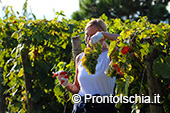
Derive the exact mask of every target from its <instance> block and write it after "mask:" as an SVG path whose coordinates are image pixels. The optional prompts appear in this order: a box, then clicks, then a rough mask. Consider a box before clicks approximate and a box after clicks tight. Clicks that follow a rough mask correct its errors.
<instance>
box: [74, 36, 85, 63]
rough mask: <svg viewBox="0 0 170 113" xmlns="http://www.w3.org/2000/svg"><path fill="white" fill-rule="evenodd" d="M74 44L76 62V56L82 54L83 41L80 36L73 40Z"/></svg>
mask: <svg viewBox="0 0 170 113" xmlns="http://www.w3.org/2000/svg"><path fill="white" fill-rule="evenodd" d="M71 43H72V54H73V59H74V60H75V58H76V56H77V55H78V54H79V53H81V51H82V50H81V39H80V36H75V37H72V38H71Z"/></svg>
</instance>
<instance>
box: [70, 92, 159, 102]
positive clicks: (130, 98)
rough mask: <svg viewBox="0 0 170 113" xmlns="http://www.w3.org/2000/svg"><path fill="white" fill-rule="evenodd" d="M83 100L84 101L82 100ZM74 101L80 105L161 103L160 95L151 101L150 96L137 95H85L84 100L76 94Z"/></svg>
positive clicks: (155, 95) (73, 97) (156, 95)
mask: <svg viewBox="0 0 170 113" xmlns="http://www.w3.org/2000/svg"><path fill="white" fill-rule="evenodd" d="M82 99H83V100H82ZM72 101H73V102H74V103H79V102H81V101H83V102H84V103H88V102H91V103H160V96H159V94H154V98H153V99H152V101H151V98H150V96H145V95H144V94H142V95H140V96H139V95H137V94H135V95H134V96H123V95H122V94H120V95H119V96H113V95H112V94H110V95H106V96H94V95H91V94H85V96H84V97H83V98H82V97H81V96H80V95H79V94H74V95H73V96H72Z"/></svg>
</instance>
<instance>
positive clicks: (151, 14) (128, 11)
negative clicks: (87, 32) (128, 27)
mask: <svg viewBox="0 0 170 113" xmlns="http://www.w3.org/2000/svg"><path fill="white" fill-rule="evenodd" d="M168 2H169V1H168V0H80V1H79V6H80V10H79V11H76V12H74V13H73V14H72V19H75V20H82V19H86V18H91V17H94V18H97V17H99V16H101V15H102V14H103V13H105V15H106V16H107V17H108V18H121V19H122V20H125V19H136V18H138V16H147V17H148V18H149V21H150V22H152V23H156V24H157V23H159V22H160V21H165V20H166V19H168V20H169V17H170V16H169V15H170V14H169V13H168V10H167V9H166V6H167V4H168Z"/></svg>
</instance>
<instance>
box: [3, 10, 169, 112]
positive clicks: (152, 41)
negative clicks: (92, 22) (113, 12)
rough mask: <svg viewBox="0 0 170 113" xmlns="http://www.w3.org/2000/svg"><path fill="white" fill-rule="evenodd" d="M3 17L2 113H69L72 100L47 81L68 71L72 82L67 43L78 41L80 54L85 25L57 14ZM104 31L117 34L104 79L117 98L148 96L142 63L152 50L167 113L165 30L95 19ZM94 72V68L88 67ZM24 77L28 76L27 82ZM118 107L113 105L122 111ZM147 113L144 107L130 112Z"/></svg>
mask: <svg viewBox="0 0 170 113" xmlns="http://www.w3.org/2000/svg"><path fill="white" fill-rule="evenodd" d="M5 12H6V16H5V17H4V19H0V52H1V54H0V59H1V62H0V67H3V68H4V71H3V82H2V83H3V85H4V86H5V88H6V90H5V92H4V94H5V96H6V100H4V101H5V102H6V106H7V112H28V109H27V107H28V106H29V105H28V103H27V102H28V100H31V101H32V102H33V105H34V106H33V108H32V109H33V112H36V113H39V112H57V113H60V112H63V110H66V112H71V110H72V102H71V100H70V99H71V98H70V97H71V94H70V93H69V92H67V91H66V90H65V89H64V88H62V86H60V85H59V84H58V81H57V79H54V78H52V72H53V71H58V70H61V69H62V70H65V71H69V70H71V73H72V76H70V77H69V80H70V82H71V83H73V81H74V74H75V67H74V62H73V61H72V53H71V37H73V36H76V35H80V36H81V38H82V47H83V48H85V44H84V40H83V36H84V34H83V33H84V27H85V25H86V23H87V22H88V21H89V20H88V19H86V20H84V21H75V20H66V19H65V18H64V17H63V19H62V21H58V17H59V16H64V14H63V13H62V12H57V13H56V14H57V15H56V17H55V18H54V20H46V19H35V20H32V19H29V18H28V17H25V16H19V14H17V15H16V14H15V13H14V12H13V11H12V9H10V7H9V8H7V9H6V11H5ZM100 18H101V19H102V20H104V21H105V23H106V24H107V26H108V31H109V32H110V33H115V34H120V37H118V39H117V40H116V41H108V42H109V43H110V46H109V54H108V55H110V54H111V53H112V52H113V51H114V49H115V47H116V46H117V47H118V50H117V52H115V53H113V54H112V63H110V68H109V70H108V72H109V73H110V74H108V76H110V77H113V76H116V77H117V81H116V83H117V85H116V90H115V92H116V94H117V95H120V94H123V95H128V96H130V95H134V94H139V95H140V94H146V95H148V90H147V89H148V84H147V80H146V72H145V71H146V68H147V67H146V57H147V56H148V55H150V54H152V51H153V50H155V49H156V50H157V58H156V59H154V63H153V73H154V76H155V77H157V78H158V79H160V80H161V84H162V88H161V90H162V94H163V97H162V98H163V100H162V101H161V103H162V105H163V108H164V111H165V112H168V111H169V108H168V107H169V106H168V105H170V103H169V100H170V93H169V92H170V88H169V86H170V84H169V83H170V76H169V72H170V70H169V67H170V60H169V59H170V57H169V56H170V50H169V47H170V26H169V25H168V24H164V23H160V24H158V25H155V24H151V23H150V22H149V21H148V19H147V18H146V17H141V18H140V19H139V20H138V21H131V20H125V22H122V21H121V19H119V18H118V19H108V17H107V16H106V15H102V16H101V17H100ZM93 68H94V67H93ZM26 75H28V76H26ZM26 77H29V79H30V81H29V82H30V86H31V88H30V89H27V88H26V85H27V84H26V83H27V82H26V79H27V78H26ZM122 106H123V105H121V104H120V103H119V104H117V107H118V108H120V109H119V111H120V112H121V110H122V109H121V108H122ZM132 107H133V108H135V109H136V108H138V109H140V110H141V111H142V110H143V111H145V112H149V111H148V106H147V105H146V104H141V103H136V104H134V105H133V106H132Z"/></svg>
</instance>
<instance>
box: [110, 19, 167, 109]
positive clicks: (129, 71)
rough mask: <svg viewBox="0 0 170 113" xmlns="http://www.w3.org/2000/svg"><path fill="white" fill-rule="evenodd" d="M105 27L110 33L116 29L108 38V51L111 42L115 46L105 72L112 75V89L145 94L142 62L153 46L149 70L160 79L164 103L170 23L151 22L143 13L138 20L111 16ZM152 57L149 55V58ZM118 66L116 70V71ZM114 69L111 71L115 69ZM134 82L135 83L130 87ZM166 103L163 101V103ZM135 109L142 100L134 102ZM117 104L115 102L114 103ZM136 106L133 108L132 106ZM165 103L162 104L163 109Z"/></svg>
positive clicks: (122, 92)
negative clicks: (113, 79)
mask: <svg viewBox="0 0 170 113" xmlns="http://www.w3.org/2000/svg"><path fill="white" fill-rule="evenodd" d="M112 22H113V23H112V24H111V25H110V27H109V31H110V32H112V33H116V34H117V33H120V36H119V37H118V38H117V40H116V41H112V42H111V44H110V47H109V54H108V55H110V53H112V51H113V50H114V48H115V46H117V47H118V48H119V49H118V51H117V52H115V53H113V54H112V62H113V63H112V64H111V66H110V68H109V69H110V71H109V72H110V73H109V76H112V77H113V76H116V77H117V78H119V79H117V81H116V83H117V87H116V93H117V94H118V95H119V94H123V95H134V94H138V95H141V94H145V95H148V91H147V85H148V84H147V82H145V81H146V68H147V65H146V62H147V58H148V56H149V55H150V54H153V53H152V52H153V50H157V53H155V54H156V55H157V58H156V59H155V60H154V63H153V70H152V71H153V73H154V76H156V78H157V79H160V81H161V82H162V83H161V84H162V88H161V90H162V91H163V92H162V95H163V98H164V99H163V100H162V101H161V103H166V102H167V99H168V97H169V95H170V93H169V88H168V86H169V85H170V84H169V83H170V76H169V74H168V73H169V71H170V70H169V69H170V68H169V59H170V57H169V56H170V50H169V46H170V43H169V39H170V35H169V33H170V25H168V24H164V23H160V24H158V25H155V24H151V23H150V22H149V21H148V19H147V17H141V18H140V19H139V20H138V21H130V20H126V21H125V22H122V21H121V20H120V19H113V20H112ZM152 59H153V58H152ZM118 68H120V69H119V71H118ZM116 69H117V71H114V70H116ZM134 86H135V87H134ZM166 104H167V103H166ZM135 105H137V106H138V108H139V109H141V110H142V109H144V104H143V105H142V104H141V103H137V104H135ZM118 106H120V104H117V107H118ZM135 109H136V108H135ZM166 110H167V107H165V108H164V111H165V112H169V111H166Z"/></svg>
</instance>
